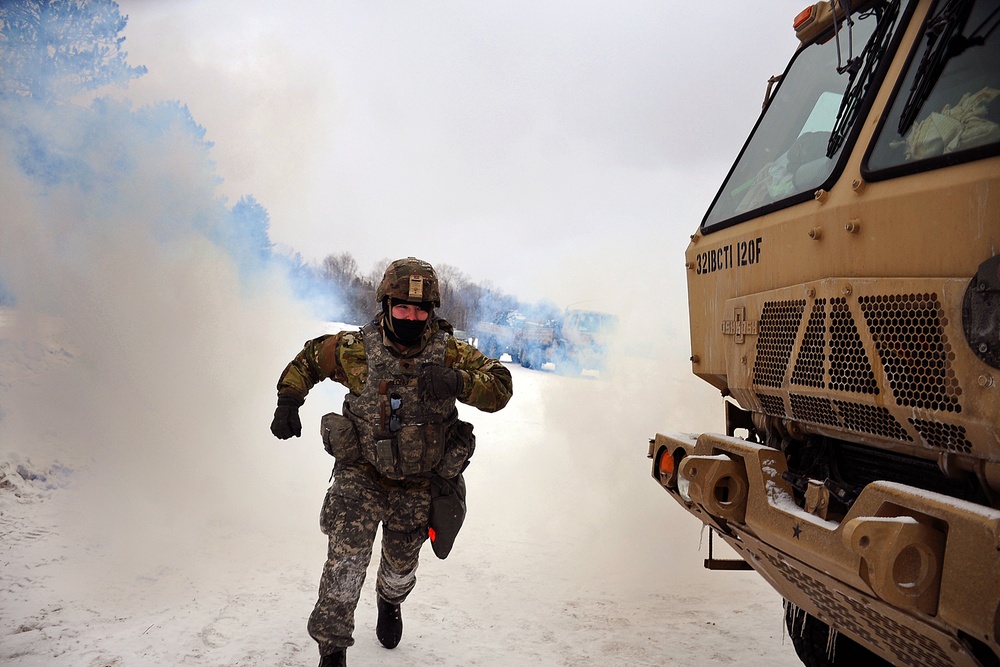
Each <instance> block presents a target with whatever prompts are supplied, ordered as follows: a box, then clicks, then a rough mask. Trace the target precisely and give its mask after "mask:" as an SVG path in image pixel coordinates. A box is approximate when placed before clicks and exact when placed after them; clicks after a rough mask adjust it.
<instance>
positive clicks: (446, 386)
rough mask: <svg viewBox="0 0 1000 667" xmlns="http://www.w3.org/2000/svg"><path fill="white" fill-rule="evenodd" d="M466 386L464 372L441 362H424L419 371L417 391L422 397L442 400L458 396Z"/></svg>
mask: <svg viewBox="0 0 1000 667" xmlns="http://www.w3.org/2000/svg"><path fill="white" fill-rule="evenodd" d="M464 388H465V381H464V379H463V378H462V372H461V371H457V370H455V369H454V368H447V367H445V366H441V365H440V364H424V365H423V366H421V367H420V370H419V371H417V391H418V392H419V393H420V398H424V399H428V398H430V399H436V400H439V401H442V400H444V399H446V398H457V397H458V395H459V394H461V393H462V389H464Z"/></svg>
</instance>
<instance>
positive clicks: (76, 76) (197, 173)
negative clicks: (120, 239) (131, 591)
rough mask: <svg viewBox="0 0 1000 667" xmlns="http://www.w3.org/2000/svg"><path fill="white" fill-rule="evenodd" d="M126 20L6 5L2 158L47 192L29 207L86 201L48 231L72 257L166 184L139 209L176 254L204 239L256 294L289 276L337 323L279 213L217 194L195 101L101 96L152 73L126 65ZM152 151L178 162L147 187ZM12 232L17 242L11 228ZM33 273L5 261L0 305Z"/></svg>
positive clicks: (101, 11) (34, 2)
mask: <svg viewBox="0 0 1000 667" xmlns="http://www.w3.org/2000/svg"><path fill="white" fill-rule="evenodd" d="M126 21H127V17H122V16H121V15H120V12H119V8H118V5H117V4H116V3H115V2H112V1H110V0H89V1H88V0H84V1H82V2H68V1H61V2H60V1H59V0H13V1H8V2H4V3H2V4H0V151H2V152H3V153H5V154H6V155H5V157H6V158H7V159H5V160H4V163H5V164H6V165H7V167H6V168H8V169H9V168H10V165H14V166H16V169H17V170H18V171H19V172H20V174H21V176H23V177H24V178H26V179H27V181H28V182H30V183H31V184H33V185H34V186H35V187H34V189H33V191H28V192H24V193H23V197H24V201H25V202H28V201H30V200H33V201H34V203H35V204H36V205H38V204H39V202H44V201H45V200H46V199H48V198H53V197H59V196H68V195H67V193H69V192H72V193H73V196H75V197H77V198H78V200H79V201H80V202H81V203H80V205H79V206H78V213H79V215H76V216H74V217H75V218H76V219H75V220H74V221H73V222H72V226H70V225H62V226H60V227H59V228H58V229H56V228H55V227H53V228H52V229H49V230H38V232H39V233H46V232H49V233H52V234H54V235H56V236H57V237H58V238H56V239H54V240H53V241H54V244H55V246H56V247H57V248H61V249H62V250H63V251H64V252H66V253H68V254H71V253H72V250H73V249H74V248H76V247H78V246H79V245H81V244H82V243H84V242H83V241H82V239H83V238H84V237H89V238H94V237H100V236H101V235H112V236H113V235H114V232H115V230H113V229H109V226H112V225H114V224H118V223H115V222H112V221H115V220H120V219H121V218H122V217H123V216H122V213H123V211H124V210H125V207H127V205H128V204H127V203H128V201H129V200H130V198H131V197H132V194H133V191H134V189H135V188H136V187H137V185H138V186H141V187H146V188H150V189H152V188H156V189H158V190H159V191H161V192H164V193H169V194H165V195H164V196H161V197H159V198H158V200H157V201H158V203H159V206H158V207H157V208H154V209H149V208H146V209H145V210H142V211H135V212H133V213H134V216H135V217H136V218H139V217H141V218H142V224H143V225H145V226H146V227H147V228H148V232H149V234H150V235H152V237H153V238H154V239H155V240H156V241H157V242H158V243H159V244H160V245H161V251H162V252H163V253H165V255H166V256H168V257H169V256H170V255H171V253H172V252H175V251H176V245H178V244H185V243H188V244H189V243H190V239H191V237H192V236H197V237H201V238H204V239H205V240H207V241H209V242H211V243H212V244H214V245H215V246H217V247H218V248H220V249H221V250H222V251H223V252H224V253H225V254H226V255H228V256H229V257H230V259H231V260H232V261H233V262H234V263H235V265H236V267H237V268H238V271H239V275H240V279H241V284H242V286H243V288H244V289H246V290H250V291H253V290H254V289H255V286H256V283H257V281H260V280H266V279H268V278H269V277H271V276H273V275H275V273H277V274H279V275H283V276H284V277H285V279H286V280H288V281H289V283H290V284H291V285H292V290H293V292H294V293H295V294H296V295H297V296H299V297H300V298H302V299H305V300H308V301H309V302H310V303H311V304H312V305H313V306H314V311H315V314H316V315H317V316H318V317H322V318H324V319H333V318H335V317H336V315H337V314H338V313H337V310H338V303H337V299H336V298H335V296H334V294H333V293H332V289H331V287H330V285H329V283H326V282H325V281H324V280H323V279H322V276H321V273H320V271H319V270H318V269H316V268H313V267H309V266H308V265H306V264H305V263H304V262H303V261H302V259H301V258H300V257H298V256H292V257H288V256H284V255H279V254H276V253H275V252H274V249H273V244H272V242H271V240H270V237H269V226H270V216H269V215H268V212H267V209H266V208H265V207H264V206H263V205H262V204H261V203H260V202H258V201H257V200H256V199H255V198H254V197H253V196H252V195H249V194H248V195H245V196H243V197H241V198H240V199H239V201H237V202H236V203H235V204H230V203H229V202H228V201H226V199H225V198H223V197H221V196H220V195H218V194H217V189H218V185H219V184H220V183H221V182H222V177H221V176H220V175H219V174H218V173H217V172H216V170H215V164H214V163H213V161H212V159H211V149H212V143H211V142H209V141H207V140H206V139H205V134H206V131H205V128H203V127H202V126H200V125H199V124H198V123H197V122H196V120H195V119H194V118H193V117H192V115H191V113H190V111H189V110H188V108H187V107H186V106H185V105H184V104H183V103H181V102H179V101H164V102H160V103H158V104H154V105H152V106H147V107H142V108H138V109H134V108H133V107H132V105H131V103H130V102H129V101H128V100H127V99H126V100H115V99H111V98H110V97H106V96H100V93H101V91H104V90H106V89H107V87H109V86H116V87H120V88H127V85H128V82H129V81H130V80H131V79H134V78H136V77H139V76H142V75H143V74H144V73H145V68H144V67H132V66H130V65H129V64H128V63H127V61H126V55H127V54H126V53H125V52H124V51H123V50H122V47H123V42H124V38H123V37H122V36H121V31H122V30H123V29H124V27H125V24H126ZM81 27H85V30H84V29H82V28H81ZM87 31H89V34H88V32H87ZM88 97H89V98H90V99H89V101H87V98H88ZM81 99H83V100H84V102H83V103H81ZM150 152H159V153H161V154H162V158H161V159H162V160H164V161H167V160H171V161H173V163H174V164H173V165H172V168H166V167H165V168H164V169H162V170H161V171H159V172H158V173H157V174H156V182H148V183H138V184H137V183H136V179H137V178H139V179H141V178H142V175H141V173H140V172H139V171H138V170H140V169H144V168H145V166H144V160H147V159H148V158H146V157H145V156H148V154H149V153H150ZM11 215H16V213H11ZM4 227H5V228H4V229H3V230H0V231H2V233H3V235H4V237H8V234H9V233H11V230H10V228H7V227H8V226H7V225H4ZM3 242H4V243H15V242H16V241H15V240H14V239H13V238H4V239H3ZM28 268H30V267H26V266H23V265H22V266H20V267H19V266H18V264H17V262H7V261H5V262H3V263H2V265H0V305H3V304H8V305H9V304H12V303H15V302H18V301H22V302H23V300H24V298H25V296H26V294H25V291H26V290H25V287H26V286H25V283H26V282H30V281H29V280H28V278H27V277H26V276H25V275H19V273H23V270H24V269H28Z"/></svg>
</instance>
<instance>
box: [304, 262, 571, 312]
mask: <svg viewBox="0 0 1000 667" xmlns="http://www.w3.org/2000/svg"><path fill="white" fill-rule="evenodd" d="M390 261H391V260H389V259H384V260H382V261H380V262H377V263H376V265H375V266H374V267H373V268H372V269H371V270H370V271H369V272H367V273H363V272H361V270H360V269H359V267H358V262H357V260H355V259H354V256H353V255H352V254H351V253H350V252H341V253H339V254H334V255H328V256H327V257H326V259H324V260H323V262H322V263H321V265H320V267H319V268H318V270H317V273H318V277H319V278H320V279H321V280H322V281H323V282H324V283H325V284H327V285H328V286H329V288H330V290H332V295H333V304H334V305H333V311H334V312H333V313H332V316H333V318H334V319H337V320H339V321H343V322H346V323H348V324H357V325H361V324H364V323H365V322H367V321H368V320H370V319H371V318H372V317H373V316H374V315H375V314H376V313H377V312H378V304H376V303H375V290H376V289H377V288H378V284H379V282H381V280H382V274H383V273H384V271H385V267H386V266H388V265H389V262H390ZM434 270H435V271H437V274H438V279H439V280H440V281H441V308H439V309H438V310H437V314H438V315H439V316H441V317H443V318H445V319H446V320H448V321H449V322H451V324H452V325H453V326H454V327H455V328H456V329H463V330H466V331H469V330H472V329H473V328H474V326H475V324H476V322H479V321H487V322H496V323H506V321H507V318H508V317H509V316H510V315H511V314H512V313H522V314H526V315H527V316H528V317H529V318H530V319H533V320H536V321H545V320H547V319H551V318H553V317H555V316H556V315H557V314H558V309H557V308H556V306H555V305H554V304H551V303H547V302H542V303H523V302H521V301H519V300H518V299H517V298H516V297H513V296H511V295H509V294H506V293H504V292H503V291H502V290H500V289H497V288H496V287H494V286H493V285H491V284H490V283H488V282H487V283H478V282H475V281H474V280H472V279H471V278H470V277H469V276H467V275H465V274H464V273H463V272H462V271H460V270H459V269H457V268H455V267H454V266H451V265H450V264H435V265H434Z"/></svg>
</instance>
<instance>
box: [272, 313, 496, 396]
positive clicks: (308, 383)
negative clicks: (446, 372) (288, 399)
mask: <svg viewBox="0 0 1000 667" xmlns="http://www.w3.org/2000/svg"><path fill="white" fill-rule="evenodd" d="M439 329H444V330H446V331H449V332H450V331H451V325H450V324H448V322H446V321H445V320H437V321H434V322H431V323H430V324H429V325H428V335H425V336H424V338H423V340H424V341H427V340H428V339H429V338H430V336H431V335H433V333H434V332H436V331H438V330H439ZM383 344H384V345H386V347H387V348H389V349H390V350H391V351H392V352H393V354H397V355H399V356H401V357H402V356H406V357H411V356H416V355H418V354H419V353H420V349H413V350H407V354H400V353H399V352H397V351H396V350H395V348H393V347H392V345H391V343H389V342H388V341H387V340H386V339H385V337H384V334H383ZM444 363H445V366H448V367H449V368H454V369H456V370H458V371H460V372H461V373H462V380H463V387H464V389H463V391H462V394H461V395H460V396H459V397H458V400H459V401H461V402H462V403H465V404H467V405H471V406H473V407H475V408H478V409H480V410H483V411H484V412H496V411H497V410H500V409H501V408H503V407H504V406H505V405H507V401H509V400H510V397H511V395H512V394H513V383H512V381H511V377H510V371H509V370H507V368H505V367H504V365H503V364H501V363H500V362H499V361H497V360H496V359H491V358H489V357H487V356H486V355H484V354H483V353H482V352H480V351H479V350H477V349H476V348H474V347H473V346H472V345H469V344H468V343H466V342H464V341H461V340H458V339H457V338H455V337H454V336H449V337H448V340H447V348H446V350H445V362H444ZM367 376H368V354H367V353H366V352H365V345H364V337H363V336H362V334H361V332H359V331H341V332H340V333H336V334H328V335H325V336H320V337H319V338H314V339H313V340H310V341H308V342H306V344H305V346H304V347H303V348H302V351H301V352H299V353H298V354H297V355H296V356H295V358H294V359H293V360H292V361H291V363H289V364H288V366H286V367H285V370H284V371H283V372H282V373H281V377H280V378H279V379H278V394H279V395H281V396H295V397H297V398H300V399H303V400H304V399H305V397H306V395H307V394H308V393H309V390H310V389H312V388H313V387H314V386H315V385H316V384H318V383H319V382H321V381H323V380H327V379H330V380H335V381H337V382H339V383H341V384H342V385H344V386H346V387H347V388H348V389H349V390H350V391H351V393H352V394H360V393H361V391H362V388H363V387H364V384H365V379H366V378H367Z"/></svg>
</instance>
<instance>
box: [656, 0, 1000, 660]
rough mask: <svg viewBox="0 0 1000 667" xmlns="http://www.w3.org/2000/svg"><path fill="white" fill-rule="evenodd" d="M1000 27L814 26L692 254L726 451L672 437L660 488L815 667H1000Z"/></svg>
mask: <svg viewBox="0 0 1000 667" xmlns="http://www.w3.org/2000/svg"><path fill="white" fill-rule="evenodd" d="M789 18H791V17H789ZM998 26H1000V5H998V3H997V2H996V0H878V1H874V2H873V1H866V2H850V3H848V2H846V1H843V0H836V2H819V3H816V4H813V5H811V6H810V7H807V8H806V9H805V10H804V11H803V12H802V13H801V14H799V15H798V16H797V17H795V19H794V29H795V31H796V33H797V35H798V38H799V42H800V44H799V47H798V48H797V49H796V51H795V53H794V54H793V55H792V57H791V60H790V62H789V64H788V66H787V67H786V69H785V71H784V73H783V74H782V75H780V76H779V77H775V78H774V79H773V80H772V83H773V84H774V85H773V86H772V88H771V90H769V91H768V94H767V96H766V101H765V106H764V110H763V112H762V113H761V115H760V117H759V119H758V120H757V123H756V125H755V127H754V128H753V130H752V132H751V134H750V136H749V138H748V139H747V141H746V143H745V144H744V145H743V148H742V150H741V151H740V153H739V156H738V157H737V159H736V162H735V164H734V165H733V167H732V168H731V170H730V172H729V174H728V176H727V178H726V179H725V181H724V182H723V184H722V187H721V189H720V190H719V192H718V194H717V195H716V197H715V199H714V201H713V203H712V205H711V207H710V208H709V210H708V212H707V213H706V215H705V216H704V218H703V219H702V221H701V223H700V225H699V226H698V228H697V231H696V232H695V234H694V235H693V236H692V237H691V242H690V245H689V246H688V249H687V252H686V255H685V258H686V268H687V275H688V280H687V286H688V301H689V304H690V335H691V354H690V357H691V369H692V372H693V373H694V374H695V375H696V376H697V377H699V378H701V379H703V380H705V381H706V382H708V383H710V384H711V385H713V386H714V387H716V388H718V389H719V390H720V392H721V394H722V398H721V399H720V403H721V402H724V405H725V414H726V429H725V431H726V432H725V433H703V434H700V435H699V434H685V433H675V434H664V433H658V434H656V435H655V437H654V438H653V439H652V440H651V441H650V443H649V449H648V455H649V457H650V458H651V459H652V475H653V478H654V479H655V480H656V482H657V483H658V484H659V485H660V486H662V488H663V489H665V490H666V492H667V493H668V494H670V496H672V497H673V498H674V499H675V500H676V501H677V502H678V503H679V504H680V505H681V507H683V508H684V509H686V510H687V511H688V512H690V513H691V514H693V515H694V516H695V517H696V518H698V519H699V520H700V521H702V522H703V523H705V524H706V525H708V526H709V527H710V532H709V536H710V540H709V545H710V546H709V553H708V558H707V559H706V561H705V565H706V566H707V567H709V568H712V569H740V568H747V569H751V568H752V569H753V570H755V571H756V572H758V573H759V574H760V575H761V576H763V577H764V579H765V580H767V582H768V583H769V584H770V585H771V586H773V587H774V589H775V590H777V591H778V592H779V593H780V595H781V596H782V597H783V598H784V599H785V601H786V604H785V609H784V614H785V621H786V624H787V627H788V631H789V636H790V638H791V642H792V644H793V645H794V647H795V650H796V652H797V654H798V656H799V657H800V659H801V660H802V662H803V663H804V664H806V665H872V664H890V663H891V664H895V665H912V666H913V667H927V666H928V665H934V666H941V667H943V666H946V665H980V666H982V665H998V664H1000V382H998V380H1000V255H998V253H1000V100H998V99H997V97H998V96H1000V27H998ZM720 415H721V406H720ZM713 534H715V535H718V536H720V537H721V538H722V539H723V540H724V541H725V542H726V543H727V544H728V545H729V546H730V547H731V548H732V550H733V551H734V552H735V555H736V556H738V558H732V554H730V558H728V559H723V558H718V557H717V552H713V549H712V546H711V545H712V542H711V536H712V535H713ZM779 613H780V612H779ZM666 662H668V663H669V662H670V660H667V661H666Z"/></svg>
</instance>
